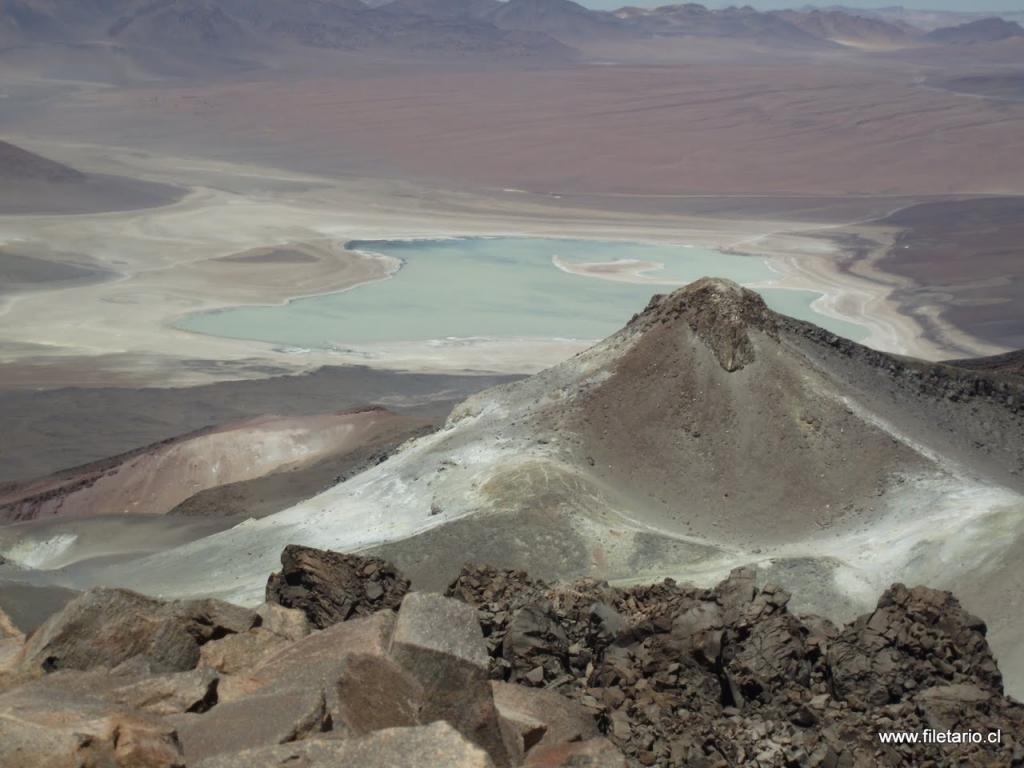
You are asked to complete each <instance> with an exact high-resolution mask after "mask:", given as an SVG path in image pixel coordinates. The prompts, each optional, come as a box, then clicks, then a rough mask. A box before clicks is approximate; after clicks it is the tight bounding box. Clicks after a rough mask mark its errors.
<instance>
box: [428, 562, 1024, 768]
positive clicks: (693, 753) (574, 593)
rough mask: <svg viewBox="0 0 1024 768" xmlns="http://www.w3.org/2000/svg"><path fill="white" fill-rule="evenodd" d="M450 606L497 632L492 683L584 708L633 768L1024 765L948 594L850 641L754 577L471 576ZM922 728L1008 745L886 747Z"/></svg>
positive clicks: (855, 626)
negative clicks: (638, 581) (530, 688)
mask: <svg viewBox="0 0 1024 768" xmlns="http://www.w3.org/2000/svg"><path fill="white" fill-rule="evenodd" d="M448 594H450V595H452V596H455V597H458V598H459V599H462V600H465V601H466V602H468V603H470V604H471V605H474V606H475V607H476V608H477V611H478V615H479V616H480V621H481V624H482V625H483V626H484V627H485V628H488V629H489V631H490V635H489V638H488V639H489V648H490V649H491V654H492V657H494V661H495V662H496V663H492V665H491V674H492V676H494V677H495V678H496V679H504V680H509V681H511V682H517V683H520V684H524V685H544V686H546V687H548V688H549V689H552V690H554V691H558V692H559V693H562V694H563V695H566V696H568V697H569V698H571V699H573V700H575V701H577V702H578V703H579V704H580V705H581V706H582V707H584V708H585V709H586V710H587V711H589V712H591V713H592V714H593V716H594V717H596V718H597V720H598V722H599V724H600V727H601V730H602V732H603V733H604V734H605V735H606V736H607V738H608V739H610V740H611V742H613V743H614V744H615V745H617V746H618V747H619V748H620V749H621V750H622V751H623V752H624V753H625V755H626V756H627V759H628V762H629V764H630V765H644V766H647V765H656V766H728V765H744V766H748V765H751V766H773V767H774V766H789V765H793V766H805V765H806V766H815V767H816V768H821V767H823V766H869V765H870V766H875V765H882V766H908V767H909V766H918V765H926V764H933V765H936V766H944V765H951V764H954V763H955V764H957V765H968V766H978V767H979V768H980V766H990V765H1007V766H1009V765H1018V764H1024V762H1021V761H1022V760H1024V744H1021V743H1020V742H1019V741H1018V739H1019V738H1020V737H1019V735H1016V734H1019V732H1020V731H1019V729H1020V727H1021V725H1024V707H1022V706H1021V705H1020V704H1018V703H1017V702H1015V701H1013V700H1011V699H1008V698H1006V697H1005V696H1003V693H1002V685H1001V679H1000V676H999V671H998V667H997V666H996V664H995V661H994V659H993V657H992V654H991V652H990V650H989V648H988V645H987V643H986V642H985V628H984V624H983V623H982V622H980V621H979V620H978V619H976V618H975V617H973V616H971V615H970V614H969V613H967V612H965V611H964V610H963V609H962V608H961V607H960V604H959V603H958V602H957V601H956V599H955V598H954V597H953V596H952V595H950V594H949V593H948V592H939V591H936V590H931V589H927V588H924V587H917V588H914V589H907V588H906V587H904V586H903V585H900V584H897V585H894V586H893V587H891V588H890V589H889V590H887V591H886V592H885V593H884V594H883V595H882V597H881V599H880V600H879V603H878V608H877V609H876V610H875V611H874V612H873V613H871V614H868V615H866V616H863V617H861V618H859V619H858V620H856V621H854V622H851V623H850V624H849V625H847V626H846V627H845V628H844V629H842V630H841V631H840V630H839V629H837V628H836V627H835V626H833V625H832V624H831V622H829V621H827V620H826V619H822V618H820V617H814V616H807V617H803V616H796V615H793V614H791V613H790V612H789V610H788V603H789V594H788V593H787V592H786V591H785V590H782V589H779V588H777V587H772V586H765V587H763V588H760V589H759V588H758V587H757V586H756V584H755V580H754V573H753V571H751V570H749V569H743V568H740V569H736V570H735V571H733V573H732V574H731V575H730V577H729V578H728V579H727V580H726V581H724V582H722V583H721V584H719V585H718V586H717V587H715V588H714V589H710V590H708V589H698V588H695V587H688V586H680V585H677V584H675V583H674V582H673V581H671V580H666V581H665V582H663V583H661V584H654V585H651V586H642V587H631V588H628V589H616V588H611V587H609V586H608V585H607V584H603V583H601V582H595V581H593V580H584V581H579V582H574V583H571V584H559V585H553V586H549V585H546V584H543V583H542V582H536V581H532V580H530V579H529V577H528V576H527V575H526V574H523V573H518V572H514V571H506V572H502V571H495V570H493V569H488V568H482V567H479V566H467V567H466V568H465V569H464V571H463V573H462V574H460V576H459V577H458V578H457V579H456V580H455V582H454V583H453V584H452V585H451V587H450V588H449V590H448ZM503 616H509V617H512V618H511V619H510V620H501V621H499V620H496V618H497V617H503ZM563 648H564V649H565V652H564V656H563V650H562V649H563ZM563 659H565V661H564V662H563ZM537 669H541V670H542V675H543V676H541V674H540V673H537V674H534V673H535V672H536V670H537ZM925 728H932V729H935V730H947V729H951V730H959V731H977V732H979V733H982V734H986V735H987V734H988V733H989V732H993V731H995V730H997V729H1001V731H1002V739H1003V741H1002V743H1001V744H1000V745H991V744H988V743H987V742H985V743H982V744H969V745H949V744H944V745H938V744H931V745H914V746H909V745H901V746H899V747H897V746H892V745H882V744H881V743H880V741H879V739H878V736H877V734H878V733H879V732H885V731H909V732H921V731H923V729H925ZM535 757H539V753H535ZM929 761H932V762H931V763H929ZM527 764H529V765H532V764H533V763H531V762H529V760H528V761H527ZM538 764H544V765H549V764H550V765H561V764H563V763H559V762H557V761H556V762H551V763H547V762H545V763H538ZM584 764H586V763H584ZM594 764H595V765H596V764H598V763H594Z"/></svg>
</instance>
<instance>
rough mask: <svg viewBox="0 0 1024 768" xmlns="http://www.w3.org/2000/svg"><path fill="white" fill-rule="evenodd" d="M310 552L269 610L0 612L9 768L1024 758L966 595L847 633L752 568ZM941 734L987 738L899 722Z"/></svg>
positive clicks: (927, 601) (94, 595)
mask: <svg viewBox="0 0 1024 768" xmlns="http://www.w3.org/2000/svg"><path fill="white" fill-rule="evenodd" d="M289 550H290V551H287V552H286V554H285V556H284V558H283V559H284V560H285V561H286V571H287V572H290V573H291V580H290V581H289V580H288V579H287V578H286V577H285V576H282V575H275V576H272V577H271V585H274V584H277V585H278V587H280V588H278V587H275V588H273V589H268V596H269V597H270V598H271V601H268V602H267V603H266V604H264V605H262V606H260V607H259V608H257V609H255V610H249V609H245V608H239V607H237V606H231V605H228V604H226V603H221V602H219V601H215V600H199V601H172V602H164V601H160V600H154V599H152V598H148V597H144V596H142V595H137V594H135V593H132V592H128V591H125V590H93V591H91V592H88V593H86V594H84V595H82V596H81V597H79V598H77V599H76V600H75V601H72V603H70V604H68V605H67V606H66V607H65V608H64V610H63V611H62V612H61V613H59V614H56V615H55V616H53V617H51V618H50V619H49V620H48V621H47V622H46V623H45V624H44V625H43V626H42V627H41V628H40V629H39V630H37V631H36V632H35V633H34V634H33V635H31V636H30V637H28V638H25V637H23V636H21V635H20V634H18V633H17V632H16V631H14V630H11V629H10V628H8V627H7V623H5V622H3V620H2V619H3V617H2V615H0V638H2V640H0V642H2V643H3V657H2V659H0V766H2V768H8V767H10V768H35V767H37V766H38V767H40V768H44V767H45V768H63V767H64V766H67V767H68V768H72V767H74V768H110V767H112V766H123V767H124V768H337V767H338V766H359V768H503V767H506V766H508V767H511V766H526V767H528V768H557V767H558V766H562V767H564V768H569V766H573V767H574V768H588V767H589V768H625V767H626V766H637V765H642V766H694V767H699V768H709V767H711V766H762V767H765V768H767V767H768V766H771V767H772V768H775V767H782V766H787V767H788V766H808V767H814V768H849V767H852V768H860V767H861V766H863V767H864V768H867V766H877V765H881V766H953V765H957V766H1004V765H1005V766H1011V765H1019V764H1024V745H1022V744H1021V742H1020V738H1021V737H1020V734H1021V733H1022V730H1021V726H1022V725H1024V707H1022V706H1021V705H1020V704H1019V703H1017V702H1015V701H1013V700H1012V699H1009V698H1007V697H1006V696H1004V695H1003V692H1002V681H1001V678H1000V675H999V670H998V666H997V665H996V663H995V660H994V658H993V657H992V654H991V652H990V650H989V648H988V644H987V642H986V641H985V625H984V623H983V622H981V621H980V620H978V619H977V618H976V617H973V616H971V615H970V614H969V613H967V612H965V611H964V610H963V609H962V607H961V606H960V605H959V603H958V602H957V601H956V599H955V598H954V597H953V596H952V595H950V594H949V593H946V592H938V591H935V590H931V589H927V588H924V587H916V588H913V589H908V588H906V587H904V586H902V585H894V586H893V587H891V588H890V589H888V590H887V591H886V592H885V593H884V594H883V595H882V597H881V599H880V600H879V603H878V607H877V608H876V610H874V611H872V612H871V613H870V614H867V615H865V616H862V617H860V618H859V619H857V620H856V621H854V622H851V623H850V624H848V625H847V626H845V627H842V628H840V627H836V626H834V625H833V624H832V623H830V622H829V621H827V620H825V619H821V618H818V617H813V616H797V615H794V614H792V613H790V612H789V610H788V602H789V595H788V594H787V593H786V592H785V591H784V590H782V589H779V588H777V587H771V586H763V587H758V586H757V585H756V583H755V580H754V576H753V573H752V572H751V571H748V570H744V569H739V570H736V571H734V572H733V573H732V574H731V576H730V577H729V578H728V579H727V580H726V581H724V582H722V583H721V584H719V585H718V586H717V587H715V588H713V589H700V588H696V587H690V586H683V585H678V584H676V583H674V582H672V581H671V580H666V581H664V582H662V583H659V584H655V585H650V586H642V587H630V588H627V589H620V588H613V587H610V586H609V585H607V584H606V583H603V582H598V581H593V580H585V581H578V582H573V583H568V584H555V585H549V584H545V583H543V582H541V581H538V580H534V579H531V578H530V577H529V576H528V575H527V574H525V573H522V572H518V571H499V570H495V569H492V568H488V567H483V566H466V567H465V568H464V569H463V570H462V572H461V574H460V575H459V577H458V578H457V579H456V580H455V581H454V582H453V583H452V584H451V585H450V587H449V588H448V590H447V595H445V596H442V595H438V594H430V593H409V594H405V591H406V590H407V582H405V581H404V578H403V577H402V576H401V574H400V573H398V572H397V571H396V570H395V569H394V568H393V567H392V566H390V565H389V564H387V563H382V561H378V560H376V559H373V558H361V557H359V556H355V555H337V554H336V553H322V552H317V551H316V550H308V549H305V548H289ZM314 574H315V576H314ZM332 574H338V576H337V577H335V576H332ZM382 582H383V583H382ZM283 584H287V585H288V589H286V588H284V587H283V586H282V585H283ZM374 584H376V585H378V586H379V587H380V588H381V590H382V591H381V592H378V590H377V589H376V588H373V589H370V587H371V586H372V585H374ZM403 585H405V586H403ZM397 590H400V591H402V593H403V594H402V597H401V599H400V601H395V600H393V599H392V598H391V597H388V596H389V595H393V594H395V592H396V591H397ZM346 595H349V596H351V599H349V598H347V597H345V596H346ZM274 598H277V599H278V600H279V601H288V602H291V603H293V604H294V603H296V602H298V604H300V605H302V606H303V608H302V609H299V608H291V607H286V606H284V605H281V604H279V602H274ZM299 598H301V600H300V599H299ZM367 600H369V601H370V603H367V602H366V601H367ZM372 603H379V606H378V608H379V609H378V610H376V611H375V612H371V611H369V610H368V608H367V605H369V604H372ZM346 605H347V606H348V607H347V608H346V607H345V606H346ZM332 606H333V607H332ZM339 606H340V608H339ZM395 607H397V610H394V608H395ZM336 609H337V610H336ZM320 625H324V626H323V628H319V627H320ZM925 729H930V731H931V732H932V733H938V732H941V733H946V732H953V733H978V734H979V735H980V738H981V742H980V743H952V744H951V743H928V744H921V743H919V744H907V743H903V744H895V743H892V744H890V743H883V742H882V741H881V740H880V738H879V735H878V734H879V733H880V732H882V733H890V732H907V733H912V734H918V735H919V737H920V736H921V734H924V733H925ZM989 734H998V737H999V738H998V741H995V740H993V741H991V742H990V741H989Z"/></svg>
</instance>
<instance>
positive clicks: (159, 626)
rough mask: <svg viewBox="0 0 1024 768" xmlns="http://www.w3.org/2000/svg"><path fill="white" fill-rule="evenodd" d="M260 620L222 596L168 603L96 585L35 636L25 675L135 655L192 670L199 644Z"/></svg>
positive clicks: (157, 666) (168, 668) (159, 666)
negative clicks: (229, 602)
mask: <svg viewBox="0 0 1024 768" xmlns="http://www.w3.org/2000/svg"><path fill="white" fill-rule="evenodd" d="M258 622H259V617H258V616H257V615H256V614H255V613H254V612H253V611H250V610H248V609H245V608H240V607H238V606H235V605H230V604H228V603H224V602H221V601H219V600H188V601H175V602H169V603H167V602H163V601H161V600H155V599H153V598H150V597H146V596H144V595H140V594H138V593H136V592H131V591H129V590H126V589H93V590H90V591H88V592H86V593H85V594H83V595H80V596H79V597H77V598H75V599H74V600H72V601H71V602H70V603H68V604H67V605H66V606H65V607H64V609H63V610H62V611H61V612H60V613H58V614H55V615H54V616H51V617H50V618H49V619H47V621H46V622H45V623H44V624H43V625H42V626H41V627H40V628H39V629H38V630H36V632H35V633H34V634H33V635H32V637H31V638H30V639H29V640H28V643H27V644H26V647H25V652H24V654H23V657H22V659H21V661H20V669H21V671H22V672H25V673H32V672H38V671H43V672H52V671H54V670H58V669H82V670H84V669H95V668H98V667H115V666H117V665H118V664H121V663H123V662H125V661H127V660H129V659H132V658H134V657H141V658H143V659H145V660H146V661H147V662H148V663H149V664H150V665H151V667H152V669H153V671H155V672H174V671H184V670H188V669H192V668H194V667H195V666H196V663H197V662H198V661H199V649H200V647H201V646H202V645H203V644H205V643H207V642H209V641H210V640H215V639H217V638H221V637H224V636H226V635H228V634H232V633H236V632H244V631H246V630H247V629H249V628H250V627H252V626H254V625H256V624H257V623H258Z"/></svg>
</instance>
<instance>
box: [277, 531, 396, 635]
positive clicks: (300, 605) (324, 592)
mask: <svg viewBox="0 0 1024 768" xmlns="http://www.w3.org/2000/svg"><path fill="white" fill-rule="evenodd" d="M408 591H409V580H408V579H406V578H405V577H404V576H402V574H401V573H399V572H398V571H397V570H396V569H395V567H394V566H392V565H391V564H389V563H387V562H385V561H384V560H381V559H380V558H376V557H361V556H359V555H343V554H340V553H338V552H325V551H324V550H320V549H312V548H310V547H300V546H296V545H290V546H287V547H285V549H284V551H283V552H282V553H281V570H280V572H278V573H275V574H272V575H271V577H270V579H269V580H268V581H267V602H270V603H278V604H280V605H283V606H285V607H287V608H297V609H299V610H301V611H302V612H303V613H305V614H306V616H307V617H308V618H309V621H310V623H311V624H312V625H313V626H314V627H317V628H319V629H323V628H324V627H328V626H330V625H331V624H335V623H337V622H339V621H346V620H348V619H350V618H352V617H353V616H368V615H370V614H371V613H374V612H376V611H379V610H381V609H383V608H390V609H392V610H396V609H397V608H398V606H399V604H400V603H401V602H402V598H403V597H404V596H405V593H406V592H408Z"/></svg>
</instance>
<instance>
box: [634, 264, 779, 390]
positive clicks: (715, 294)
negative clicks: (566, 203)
mask: <svg viewBox="0 0 1024 768" xmlns="http://www.w3.org/2000/svg"><path fill="white" fill-rule="evenodd" d="M680 319H682V320H684V321H685V322H686V324H687V325H689V327H690V330H691V331H693V333H694V334H695V335H696V336H697V338H698V339H700V340H701V341H702V342H703V343H704V345H705V346H707V347H708V349H710V350H711V351H712V352H713V353H714V354H715V357H716V358H717V359H718V362H719V364H720V365H721V366H722V368H724V369H725V370H726V371H730V372H732V371H738V370H739V369H740V368H743V367H744V366H747V365H749V364H750V363H752V362H754V359H755V357H756V354H755V351H754V344H753V341H752V340H751V338H750V332H751V331H759V332H761V333H764V334H767V335H768V336H769V337H771V338H778V328H777V326H776V321H775V313H773V312H772V311H771V310H769V309H768V306H767V305H766V304H765V303H764V299H762V298H761V296H760V294H758V293H755V292H754V291H751V290H749V289H747V288H743V287H742V286H740V285H739V284H737V283H734V282H733V281H731V280H724V279H720V278H710V277H705V278H701V279H700V280H697V281H695V282H693V283H690V284H689V285H687V286H686V287H685V288H682V289H680V290H678V291H676V292H674V293H672V294H670V295H656V296H654V297H652V298H651V301H650V303H649V304H648V305H647V308H646V309H645V310H644V311H643V312H642V313H640V314H639V315H637V316H636V317H634V318H633V321H632V323H631V325H635V326H640V327H645V328H646V327H651V326H654V325H659V324H662V325H672V324H674V323H676V322H678V321H679V320H680Z"/></svg>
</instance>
